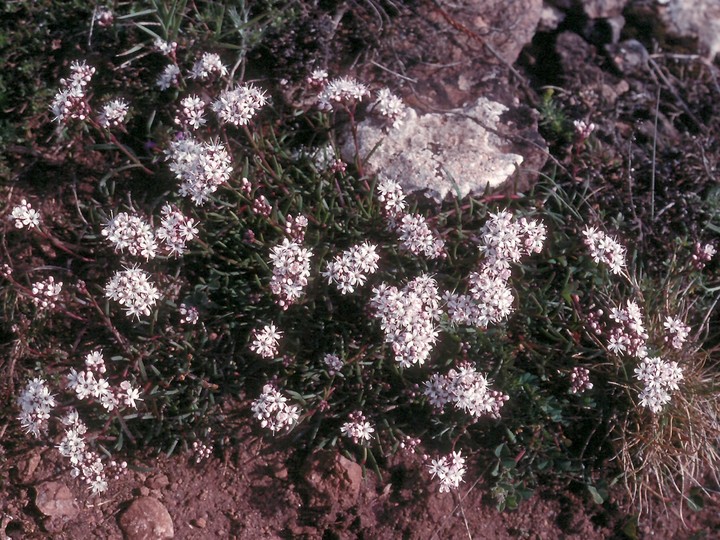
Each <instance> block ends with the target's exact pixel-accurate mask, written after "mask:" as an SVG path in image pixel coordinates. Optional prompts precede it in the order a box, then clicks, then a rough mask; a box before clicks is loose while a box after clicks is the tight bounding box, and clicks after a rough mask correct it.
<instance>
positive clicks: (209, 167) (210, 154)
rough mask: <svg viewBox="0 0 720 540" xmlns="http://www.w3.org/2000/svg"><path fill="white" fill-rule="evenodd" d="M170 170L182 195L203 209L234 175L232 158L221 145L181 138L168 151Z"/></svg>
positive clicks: (216, 142)
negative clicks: (213, 194)
mask: <svg viewBox="0 0 720 540" xmlns="http://www.w3.org/2000/svg"><path fill="white" fill-rule="evenodd" d="M165 153H166V155H167V159H168V161H169V162H170V170H171V171H172V172H173V173H174V174H175V177H176V178H177V179H178V180H180V182H181V183H180V189H179V193H180V195H182V196H183V197H190V199H192V201H193V202H194V203H195V204H197V205H203V204H204V203H205V202H206V201H207V200H208V198H209V197H210V195H211V194H212V193H215V191H217V188H218V187H219V186H220V185H221V184H224V183H225V182H227V181H228V179H229V178H230V174H231V173H232V164H231V159H230V154H229V153H228V151H227V150H226V149H225V145H223V144H222V143H221V142H219V141H211V142H200V141H197V140H195V139H194V138H192V137H191V136H189V135H185V136H180V137H178V138H177V139H176V140H174V141H173V142H171V143H170V148H169V149H168V150H166V151H165Z"/></svg>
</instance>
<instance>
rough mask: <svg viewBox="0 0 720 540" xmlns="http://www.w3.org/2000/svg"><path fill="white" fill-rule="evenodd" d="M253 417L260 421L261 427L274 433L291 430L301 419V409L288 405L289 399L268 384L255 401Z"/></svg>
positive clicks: (252, 407) (252, 408)
mask: <svg viewBox="0 0 720 540" xmlns="http://www.w3.org/2000/svg"><path fill="white" fill-rule="evenodd" d="M251 410H252V412H253V416H254V417H255V418H256V419H258V420H260V425H261V426H262V427H263V428H267V429H269V430H270V431H272V432H273V434H275V433H277V432H278V431H281V430H284V429H290V428H291V427H292V426H293V425H294V424H295V423H296V422H297V421H298V418H299V417H300V409H299V408H298V407H297V406H296V405H288V403H287V398H286V397H285V396H283V395H282V394H281V393H280V392H279V391H278V390H277V389H276V388H275V387H274V386H273V385H271V384H266V385H265V386H263V391H262V394H260V396H259V397H258V398H257V399H256V400H255V401H253V403H252V406H251Z"/></svg>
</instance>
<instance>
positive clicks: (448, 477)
mask: <svg viewBox="0 0 720 540" xmlns="http://www.w3.org/2000/svg"><path fill="white" fill-rule="evenodd" d="M428 469H429V470H430V474H431V475H432V477H433V478H435V477H436V476H437V477H438V480H440V493H443V492H446V491H450V490H451V489H457V488H458V487H460V482H462V481H463V476H465V472H466V469H465V458H464V457H462V454H461V453H460V452H453V453H452V454H450V455H447V456H441V457H440V459H433V460H432V461H431V462H430V465H428Z"/></svg>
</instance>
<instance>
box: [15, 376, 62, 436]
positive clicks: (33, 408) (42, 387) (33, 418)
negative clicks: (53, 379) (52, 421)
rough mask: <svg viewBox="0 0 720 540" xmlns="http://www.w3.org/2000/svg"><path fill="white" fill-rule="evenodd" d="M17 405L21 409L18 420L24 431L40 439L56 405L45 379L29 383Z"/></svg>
mask: <svg viewBox="0 0 720 540" xmlns="http://www.w3.org/2000/svg"><path fill="white" fill-rule="evenodd" d="M17 404H18V406H19V407H20V415H19V416H18V419H19V420H20V424H21V425H22V427H23V429H24V430H25V431H26V432H27V433H32V434H33V435H34V436H35V437H36V438H39V437H40V434H41V433H42V432H44V431H45V430H46V429H47V421H48V419H49V418H50V412H51V411H52V409H53V408H54V407H55V405H56V402H55V397H54V396H53V395H52V394H51V393H50V388H48V386H47V384H46V383H45V379H41V378H39V377H36V378H35V379H32V380H30V381H28V382H27V384H26V385H25V387H24V388H23V389H22V390H21V391H20V394H19V395H18V398H17Z"/></svg>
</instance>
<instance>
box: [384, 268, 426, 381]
mask: <svg viewBox="0 0 720 540" xmlns="http://www.w3.org/2000/svg"><path fill="white" fill-rule="evenodd" d="M370 306H371V307H372V308H373V309H374V313H375V316H376V317H377V318H378V319H380V326H381V328H382V330H383V332H384V334H385V341H386V343H390V344H391V345H392V348H393V352H394V354H395V360H396V361H397V362H398V364H400V366H401V367H404V368H408V367H410V366H413V365H422V364H424V363H425V361H426V360H427V358H428V357H429V356H430V352H431V351H432V348H433V346H434V345H435V343H436V342H437V338H438V334H439V329H438V326H437V321H438V320H439V318H440V307H439V306H440V296H439V294H438V289H437V283H436V282H435V280H434V279H433V278H432V277H430V276H428V275H421V276H418V277H417V278H415V279H413V280H412V281H410V282H409V283H408V284H407V285H406V286H405V287H403V288H402V289H398V288H397V287H394V286H390V285H387V284H385V283H382V284H380V285H379V286H378V287H375V288H374V289H373V297H372V299H371V300H370Z"/></svg>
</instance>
